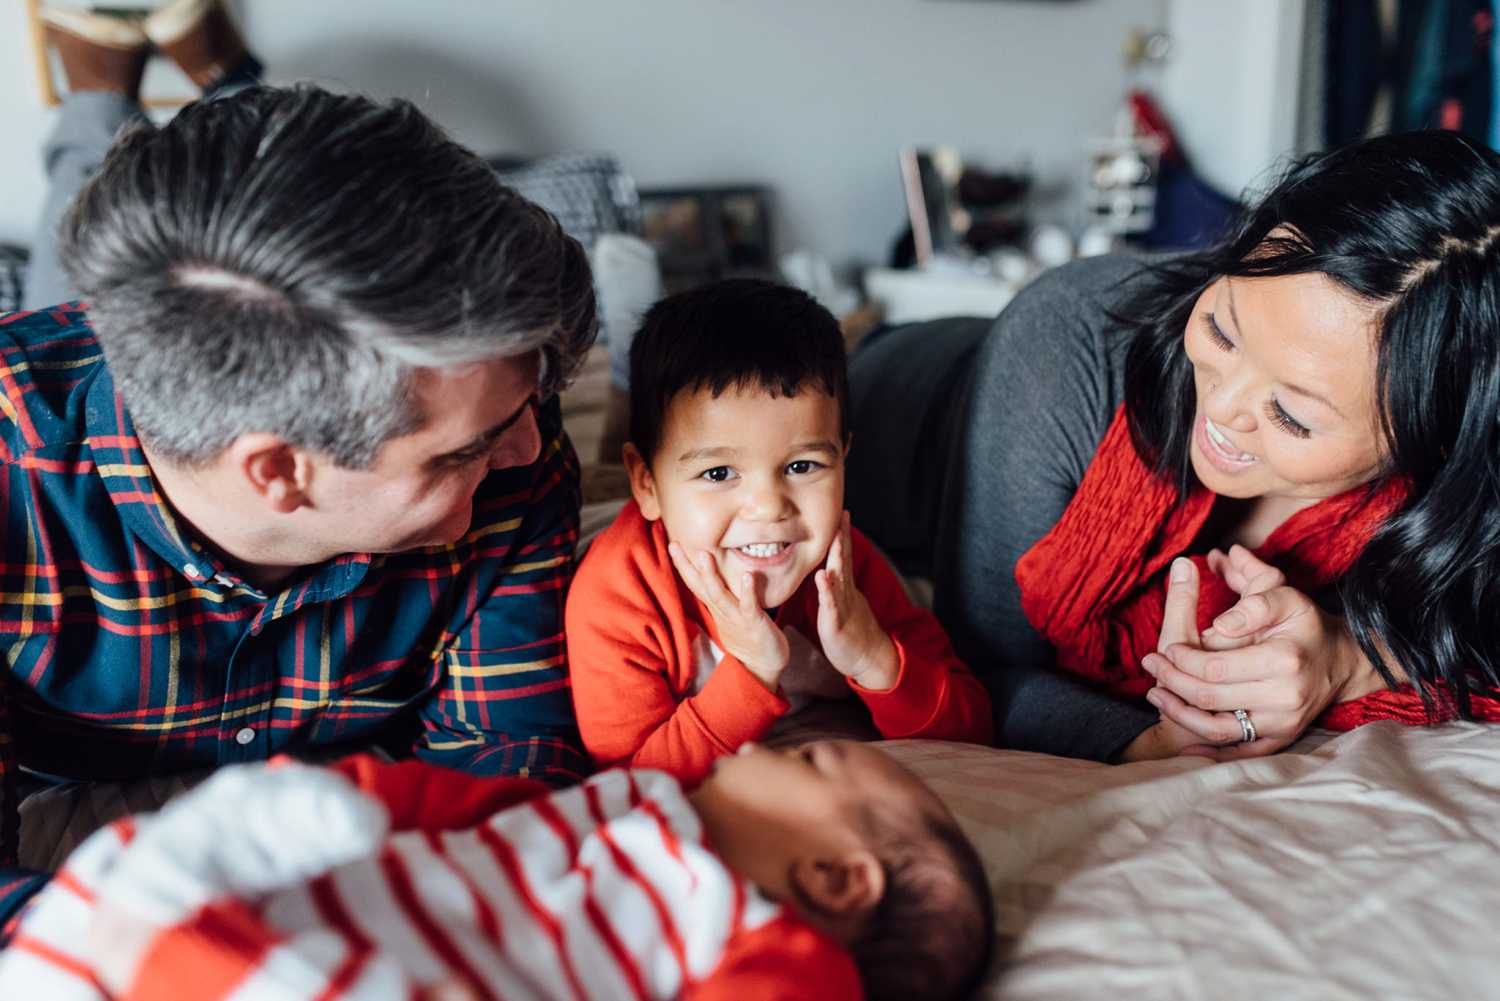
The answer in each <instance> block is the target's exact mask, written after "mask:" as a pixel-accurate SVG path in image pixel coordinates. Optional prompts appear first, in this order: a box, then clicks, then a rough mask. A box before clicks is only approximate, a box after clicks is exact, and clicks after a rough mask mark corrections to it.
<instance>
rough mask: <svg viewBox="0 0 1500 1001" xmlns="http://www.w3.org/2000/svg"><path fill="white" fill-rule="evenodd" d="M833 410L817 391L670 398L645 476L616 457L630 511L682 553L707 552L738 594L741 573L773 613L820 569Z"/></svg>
mask: <svg viewBox="0 0 1500 1001" xmlns="http://www.w3.org/2000/svg"><path fill="white" fill-rule="evenodd" d="M844 451H845V449H844V444H843V440H842V429H841V427H840V424H839V407H838V401H837V400H835V399H834V397H832V396H829V395H826V394H824V393H822V392H820V391H819V390H818V389H817V388H815V387H812V386H809V387H804V388H803V389H802V391H800V392H798V393H797V394H796V395H795V396H790V397H787V396H772V395H771V393H769V392H768V391H767V390H765V389H762V388H760V387H759V386H755V387H750V388H736V387H731V388H729V389H727V390H725V391H724V392H723V393H722V394H721V395H720V396H718V397H717V398H715V397H714V396H713V394H712V393H711V392H709V391H708V390H706V389H700V390H695V391H690V392H683V393H679V394H678V395H677V396H675V397H674V398H673V399H672V401H671V403H669V404H668V405H667V409H666V414H665V416H664V418H663V421H662V431H661V440H660V444H659V445H658V447H657V450H656V455H655V457H654V458H653V459H652V461H651V464H650V466H649V468H648V467H647V466H646V464H645V463H644V461H642V460H641V458H640V455H639V453H637V452H635V451H634V449H629V450H627V457H626V462H627V465H629V466H630V470H631V487H632V490H633V492H634V494H635V498H636V501H637V503H639V504H640V507H641V513H642V514H644V515H645V517H646V518H647V519H649V520H651V521H655V520H657V519H660V520H661V522H662V524H663V526H664V527H665V528H666V530H667V538H668V539H670V540H671V541H673V542H676V543H677V544H678V545H680V546H682V547H683V548H684V549H686V550H687V551H688V552H689V554H690V555H691V554H696V553H699V552H707V553H708V554H709V555H710V556H711V557H712V558H713V561H714V563H715V565H716V567H717V569H718V572H719V573H720V574H721V575H722V576H723V578H724V583H725V584H726V585H727V586H728V587H729V589H730V590H731V591H733V592H734V593H735V594H736V595H738V594H740V592H741V589H742V587H743V586H744V583H745V577H746V575H747V574H753V575H754V577H755V583H756V587H757V588H758V589H759V591H760V594H759V597H760V603H761V605H762V606H763V607H766V608H774V607H776V606H778V605H780V604H782V603H783V602H784V601H786V600H787V599H788V598H790V597H791V596H792V594H793V593H795V592H796V590H797V588H798V587H799V586H801V584H802V582H803V580H805V579H806V577H807V575H808V574H809V573H811V572H812V571H813V570H815V569H817V568H818V567H819V566H821V565H822V563H823V560H824V559H825V558H826V557H827V555H828V547H829V545H831V544H832V542H833V538H834V535H835V534H837V532H838V528H839V519H840V517H841V515H842V513H843V509H844V508H843V505H844Z"/></svg>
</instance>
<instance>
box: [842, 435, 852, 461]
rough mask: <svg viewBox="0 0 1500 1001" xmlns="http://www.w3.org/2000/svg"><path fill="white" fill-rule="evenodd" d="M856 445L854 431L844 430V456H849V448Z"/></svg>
mask: <svg viewBox="0 0 1500 1001" xmlns="http://www.w3.org/2000/svg"><path fill="white" fill-rule="evenodd" d="M853 445H854V432H853V431H845V432H844V458H845V459H847V458H849V449H850V448H851V447H852V446H853Z"/></svg>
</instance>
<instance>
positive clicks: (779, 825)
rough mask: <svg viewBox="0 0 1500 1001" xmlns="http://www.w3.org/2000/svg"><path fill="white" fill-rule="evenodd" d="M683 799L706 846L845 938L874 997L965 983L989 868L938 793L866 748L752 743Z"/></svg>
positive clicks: (956, 988) (985, 903) (977, 944)
mask: <svg viewBox="0 0 1500 1001" xmlns="http://www.w3.org/2000/svg"><path fill="white" fill-rule="evenodd" d="M691 799H692V803H693V806H694V808H695V809H696V810H697V811H698V815H699V817H700V818H701V819H702V820H703V825H704V830H705V833H706V835H707V837H708V841H709V844H710V845H712V846H713V848H714V849H715V850H716V851H717V852H718V853H719V854H720V856H721V857H722V858H723V859H724V861H725V863H726V864H727V865H728V866H729V867H730V868H731V869H734V870H735V871H737V872H738V873H740V875H742V876H744V877H746V878H747V879H749V880H751V881H752V882H754V883H755V884H756V885H758V886H759V887H760V888H761V889H762V890H764V891H765V892H766V893H767V894H768V895H769V896H771V897H774V898H776V899H778V900H782V901H785V902H786V903H788V904H789V905H791V906H792V907H794V908H795V909H796V910H797V911H798V913H799V914H801V915H802V917H804V918H805V919H807V920H808V921H809V922H811V923H812V924H814V925H816V926H817V927H819V928H822V929H823V930H824V931H826V932H829V933H830V934H832V935H833V936H834V937H835V938H837V939H839V940H840V941H842V942H843V943H844V944H845V945H847V946H848V948H849V950H850V952H852V953H853V955H854V959H855V961H856V963H858V965H859V970H860V975H861V977H862V979H863V980H864V984H865V991H866V993H867V995H868V996H869V997H870V998H872V999H882V998H892V999H901V1001H910V999H911V998H931V999H936V1001H941V999H944V998H956V997H961V996H963V995H964V994H965V993H966V992H967V991H969V990H970V989H971V988H972V987H973V985H974V982H975V981H976V980H977V979H978V977H979V976H980V975H981V974H982V973H983V972H984V969H985V967H986V966H987V965H988V964H989V957H990V949H991V942H992V939H993V926H994V904H993V902H992V901H991V898H990V891H989V883H988V881H987V880H986V878H985V874H984V867H983V865H982V864H981V863H980V861H979V857H978V856H977V855H976V854H975V852H974V848H973V846H972V845H970V844H969V841H968V839H967V838H965V837H964V835H963V832H962V831H960V830H959V828H958V824H957V823H956V822H955V821H954V819H953V816H952V814H950V813H949V812H948V810H947V808H946V807H945V806H943V803H942V801H941V800H939V799H938V798H937V796H936V795H934V794H933V792H932V790H931V789H928V788H927V786H926V785H924V784H923V783H922V782H921V780H920V779H918V778H917V777H916V776H915V775H913V774H912V773H911V772H909V771H907V770H906V769H905V768H903V767H902V766H901V765H899V764H897V763H896V762H895V761H894V760H893V759H892V758H890V757H889V756H887V755H885V754H883V753H881V752H880V751H878V750H876V749H875V748H873V747H870V746H868V745H866V744H859V743H854V742H851V741H822V742H819V743H815V744H807V745H804V746H802V747H799V748H796V749H795V750H791V751H771V750H767V749H765V748H763V747H760V746H758V745H755V744H747V745H745V746H743V747H742V748H741V749H740V752H739V754H737V755H735V756H734V757H732V758H723V759H720V761H719V763H718V765H717V766H716V767H715V768H714V770H713V772H712V774H710V775H709V777H708V778H707V779H705V780H704V782H703V784H702V785H701V786H699V787H698V789H696V790H695V791H694V792H693V793H692V794H691Z"/></svg>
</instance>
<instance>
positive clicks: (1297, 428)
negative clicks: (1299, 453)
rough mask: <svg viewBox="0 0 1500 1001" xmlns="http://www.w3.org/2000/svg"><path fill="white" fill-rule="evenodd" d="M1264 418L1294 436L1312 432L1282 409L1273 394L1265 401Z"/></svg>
mask: <svg viewBox="0 0 1500 1001" xmlns="http://www.w3.org/2000/svg"><path fill="white" fill-rule="evenodd" d="M1266 419H1267V420H1269V421H1270V422H1271V423H1272V424H1275V425H1276V426H1277V427H1279V428H1281V430H1283V431H1285V432H1286V433H1287V434H1289V435H1291V436H1292V437H1294V438H1306V437H1308V436H1309V435H1311V434H1312V432H1311V431H1310V430H1308V429H1307V427H1305V426H1304V425H1302V424H1301V423H1299V422H1298V420H1297V418H1295V417H1293V416H1292V415H1291V414H1289V413H1287V412H1286V411H1285V410H1282V409H1281V404H1280V403H1279V402H1278V401H1277V400H1276V398H1275V397H1274V396H1273V397H1271V398H1270V399H1269V400H1267V401H1266Z"/></svg>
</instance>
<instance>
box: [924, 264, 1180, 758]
mask: <svg viewBox="0 0 1500 1001" xmlns="http://www.w3.org/2000/svg"><path fill="white" fill-rule="evenodd" d="M1138 268H1139V265H1138V264H1135V263H1132V262H1130V261H1129V260H1127V259H1122V258H1096V259H1092V260H1086V261H1079V262H1076V263H1074V264H1072V265H1068V266H1066V267H1063V268H1059V269H1057V270H1055V271H1052V272H1050V273H1049V274H1047V275H1044V276H1043V277H1042V278H1040V279H1038V280H1037V281H1036V282H1035V283H1033V284H1032V285H1031V286H1029V287H1028V288H1027V289H1026V290H1024V291H1023V292H1022V293H1021V294H1020V295H1019V296H1017V298H1016V299H1015V301H1014V302H1012V303H1011V305H1010V306H1009V307H1007V308H1006V309H1005V310H1004V311H1003V312H1002V313H1001V314H1000V316H999V317H998V318H997V319H996V320H995V323H994V325H993V327H992V328H991V329H990V331H989V333H988V335H987V336H986V337H985V339H984V341H983V343H982V344H981V345H980V347H979V349H978V352H977V355H976V357H975V359H974V371H973V374H972V377H971V379H970V380H969V382H968V389H967V393H966V396H965V398H964V399H963V401H962V405H963V407H964V410H963V416H962V418H961V419H959V420H955V421H954V422H953V424H952V426H954V427H956V429H957V430H956V432H955V433H956V434H957V436H958V440H957V441H955V442H953V443H952V448H953V451H952V453H951V454H952V458H951V460H950V462H949V463H948V464H947V469H948V472H947V477H946V482H945V483H944V484H943V491H942V502H941V503H942V508H941V516H940V518H939V528H938V539H937V548H936V551H935V554H934V566H933V576H934V587H935V593H934V599H935V604H934V607H935V610H936V612H937V614H938V617H939V618H940V619H941V620H942V622H943V624H944V625H945V626H946V627H947V628H948V630H949V632H950V633H951V635H952V637H953V640H954V643H955V645H956V646H957V648H958V650H959V652H960V654H961V655H962V656H963V657H964V659H965V660H966V661H967V662H968V663H969V664H970V665H971V667H972V668H973V669H974V671H975V672H976V674H977V675H978V676H979V677H980V678H981V679H982V680H983V681H984V683H985V684H986V686H987V687H988V688H989V691H990V693H991V696H992V698H993V699H994V702H995V721H996V743H997V744H999V745H1001V746H1004V747H1015V748H1021V749H1024V750H1033V751H1046V752H1049V753H1053V754H1064V755H1068V756H1071V757H1082V758H1092V759H1096V760H1101V761H1102V760H1109V759H1111V758H1112V757H1114V756H1115V755H1116V754H1117V753H1118V752H1119V751H1120V750H1122V749H1123V748H1124V747H1125V745H1126V744H1128V743H1129V742H1130V741H1131V740H1133V739H1134V738H1135V737H1136V736H1137V735H1138V734H1139V733H1140V732H1141V731H1143V730H1145V729H1146V728H1147V727H1148V726H1150V725H1151V724H1153V723H1154V722H1156V719H1157V714H1156V712H1155V711H1154V710H1152V709H1150V708H1149V707H1145V706H1141V705H1139V704H1138V703H1133V702H1126V701H1124V700H1121V699H1119V698H1117V697H1115V696H1113V695H1110V694H1108V693H1105V692H1103V691H1100V690H1098V689H1095V688H1093V687H1091V686H1089V685H1087V684H1085V683H1083V682H1082V681H1080V680H1078V679H1076V678H1072V677H1069V676H1066V675H1064V674H1062V673H1059V672H1058V671H1056V670H1055V669H1054V667H1053V652H1052V649H1051V647H1050V645H1049V644H1048V643H1047V642H1046V640H1044V639H1043V638H1042V637H1041V636H1040V635H1039V634H1038V633H1037V632H1036V630H1035V629H1033V628H1032V626H1031V624H1030V622H1028V621H1027V619H1026V616H1025V614H1024V613H1023V612H1022V611H1021V596H1020V589H1019V587H1018V586H1017V584H1016V579H1015V569H1016V561H1017V560H1018V559H1019V558H1020V557H1021V555H1022V554H1023V553H1025V552H1026V551H1027V550H1028V549H1030V548H1031V546H1032V544H1033V543H1035V542H1036V541H1037V540H1038V539H1039V538H1041V537H1042V536H1043V535H1045V534H1046V533H1047V531H1048V530H1050V529H1051V528H1052V526H1053V525H1055V524H1056V523H1057V520H1058V518H1060V517H1061V515H1062V513H1063V509H1064V508H1066V507H1067V505H1068V502H1069V501H1070V500H1071V499H1072V497H1073V494H1074V492H1075V491H1076V490H1077V487H1078V484H1079V482H1080V481H1081V480H1082V478H1083V473H1084V470H1085V469H1087V468H1088V465H1089V462H1090V461H1091V460H1092V458H1093V455H1094V451H1095V450H1096V448H1097V447H1098V444H1099V442H1100V441H1101V440H1102V439H1103V437H1104V432H1105V430H1106V429H1107V428H1108V426H1109V422H1110V420H1111V419H1112V418H1113V416H1114V413H1115V410H1116V409H1117V408H1118V406H1119V404H1120V401H1121V399H1122V395H1123V367H1124V360H1125V347H1126V344H1127V338H1126V336H1124V335H1123V334H1121V333H1120V332H1119V325H1118V324H1117V323H1115V322H1114V321H1112V319H1111V318H1110V314H1109V311H1110V308H1111V304H1112V303H1117V302H1118V301H1119V286H1120V283H1121V282H1122V281H1124V280H1125V279H1127V278H1129V277H1130V276H1131V275H1132V274H1135V273H1137V271H1138Z"/></svg>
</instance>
